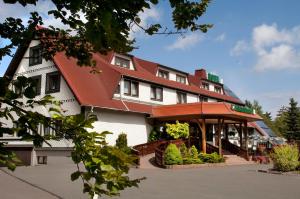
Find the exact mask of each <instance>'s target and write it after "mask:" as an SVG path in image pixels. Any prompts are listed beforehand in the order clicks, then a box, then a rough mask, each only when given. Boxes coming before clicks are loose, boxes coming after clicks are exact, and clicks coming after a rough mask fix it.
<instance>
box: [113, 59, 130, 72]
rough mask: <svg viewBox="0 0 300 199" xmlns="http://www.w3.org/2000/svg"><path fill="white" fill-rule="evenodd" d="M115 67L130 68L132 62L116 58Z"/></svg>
mask: <svg viewBox="0 0 300 199" xmlns="http://www.w3.org/2000/svg"><path fill="white" fill-rule="evenodd" d="M115 65H117V66H120V67H122V68H128V69H129V68H130V60H128V59H125V58H122V57H117V56H116V57H115Z"/></svg>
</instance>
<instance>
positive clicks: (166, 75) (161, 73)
mask: <svg viewBox="0 0 300 199" xmlns="http://www.w3.org/2000/svg"><path fill="white" fill-rule="evenodd" d="M158 77H162V78H164V79H169V72H168V71H165V70H161V69H159V71H158Z"/></svg>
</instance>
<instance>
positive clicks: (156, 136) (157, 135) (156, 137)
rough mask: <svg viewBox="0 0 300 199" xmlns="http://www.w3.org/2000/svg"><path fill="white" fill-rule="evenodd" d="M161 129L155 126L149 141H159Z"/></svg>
mask: <svg viewBox="0 0 300 199" xmlns="http://www.w3.org/2000/svg"><path fill="white" fill-rule="evenodd" d="M160 134H161V133H160V131H158V130H157V129H156V128H153V129H152V131H151V132H150V134H149V137H148V142H153V141H157V140H159V139H160Z"/></svg>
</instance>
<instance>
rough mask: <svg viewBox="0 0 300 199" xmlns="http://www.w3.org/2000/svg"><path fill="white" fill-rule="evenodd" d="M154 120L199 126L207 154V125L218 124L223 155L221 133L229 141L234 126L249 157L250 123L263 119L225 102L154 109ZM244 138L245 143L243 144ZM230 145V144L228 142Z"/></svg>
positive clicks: (218, 141)
mask: <svg viewBox="0 0 300 199" xmlns="http://www.w3.org/2000/svg"><path fill="white" fill-rule="evenodd" d="M150 118H152V119H155V120H158V121H175V120H179V121H189V122H194V123H196V124H197V126H198V127H199V129H200V130H201V134H202V136H201V146H202V151H203V152H204V153H206V151H207V149H206V147H207V139H206V132H207V129H206V126H207V124H216V125H217V129H216V134H217V143H218V152H219V154H220V155H222V139H221V133H222V131H223V135H224V137H225V140H227V141H228V125H234V126H235V128H236V129H237V131H238V133H239V137H240V148H243V147H244V149H245V150H246V152H247V154H246V155H247V157H248V122H254V121H257V120H261V119H262V118H261V117H260V116H258V115H256V114H255V113H254V112H251V111H249V110H248V109H243V107H240V106H236V105H231V104H229V103H225V102H199V103H190V104H176V105H163V106H157V107H154V108H153V110H152V116H151V117H150ZM243 137H244V138H245V142H244V144H243ZM227 143H229V142H227Z"/></svg>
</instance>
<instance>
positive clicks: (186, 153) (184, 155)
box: [179, 143, 189, 158]
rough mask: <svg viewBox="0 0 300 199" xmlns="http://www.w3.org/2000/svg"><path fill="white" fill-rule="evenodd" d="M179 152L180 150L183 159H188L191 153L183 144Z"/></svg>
mask: <svg viewBox="0 0 300 199" xmlns="http://www.w3.org/2000/svg"><path fill="white" fill-rule="evenodd" d="M179 150H180V153H181V156H182V158H188V156H189V151H188V148H187V147H186V145H185V144H184V143H182V144H181V145H180V147H179Z"/></svg>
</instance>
